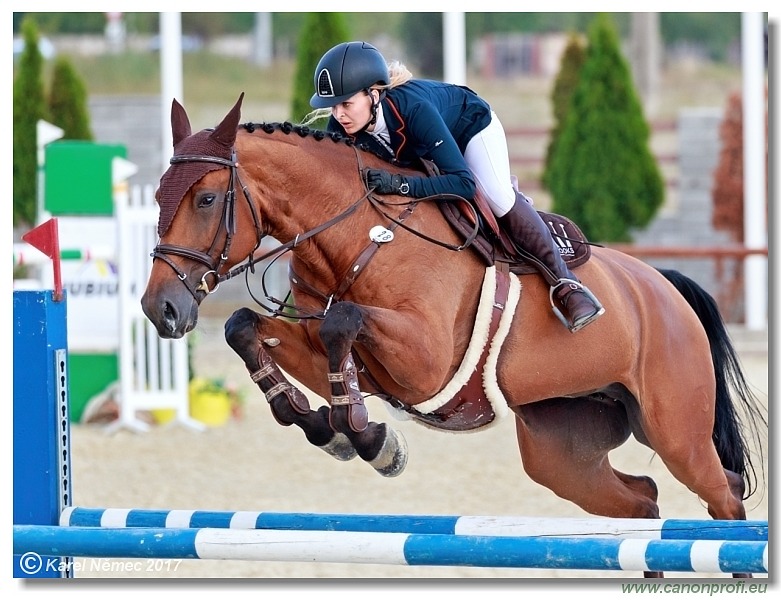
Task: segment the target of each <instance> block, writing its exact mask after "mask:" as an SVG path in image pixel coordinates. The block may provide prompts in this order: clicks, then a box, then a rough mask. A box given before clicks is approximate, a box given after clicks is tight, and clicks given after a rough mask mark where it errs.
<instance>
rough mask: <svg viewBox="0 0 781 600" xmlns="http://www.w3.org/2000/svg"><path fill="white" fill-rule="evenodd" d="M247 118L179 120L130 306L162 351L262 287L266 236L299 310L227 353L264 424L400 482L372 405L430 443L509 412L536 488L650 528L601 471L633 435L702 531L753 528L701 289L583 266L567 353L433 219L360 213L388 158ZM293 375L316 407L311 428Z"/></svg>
mask: <svg viewBox="0 0 781 600" xmlns="http://www.w3.org/2000/svg"><path fill="white" fill-rule="evenodd" d="M242 99H243V94H242V95H241V96H240V98H239V100H238V102H237V103H236V104H235V105H234V107H233V108H232V109H231V110H230V111H229V112H228V113H227V115H226V116H225V118H224V119H223V120H222V122H221V123H220V124H219V125H218V126H217V127H216V128H214V129H206V130H203V131H200V132H197V133H195V134H193V133H192V130H191V126H190V122H189V119H188V117H187V114H186V112H185V110H184V108H183V107H182V106H181V105H180V104H179V103H178V102H176V100H174V101H173V104H172V111H171V123H172V130H173V141H174V155H173V158H172V159H171V166H170V167H169V169H168V170H167V171H166V172H165V174H164V175H163V177H162V178H161V181H160V186H159V188H158V191H157V200H158V203H159V206H160V221H159V224H158V234H159V236H160V238H159V242H158V245H157V246H156V248H155V249H154V251H153V254H152V255H153V257H154V260H153V266H152V270H151V273H150V277H149V281H148V284H147V287H146V290H145V293H144V295H143V298H142V301H141V302H142V307H143V310H144V313H145V314H146V316H147V317H148V318H149V320H150V321H151V322H152V323H153V324H154V325H155V327H156V329H157V332H158V334H159V335H160V336H161V337H164V338H180V337H182V336H184V335H185V334H186V333H188V332H189V331H191V330H192V329H193V328H195V327H196V323H197V318H198V308H199V305H200V303H201V302H202V301H203V300H204V298H205V297H206V296H208V294H209V293H210V292H213V291H214V290H215V288H216V286H217V285H218V284H219V282H220V281H223V280H225V279H226V278H229V277H232V276H234V275H235V274H237V273H239V272H245V274H246V269H247V268H250V269H251V268H253V265H254V264H255V262H257V261H258V258H257V256H258V252H259V250H258V249H259V247H260V244H261V241H262V240H263V239H264V238H265V237H266V236H270V237H272V238H274V239H276V240H277V241H278V242H279V243H280V246H279V248H278V250H279V251H281V250H284V251H288V252H289V253H290V262H289V266H290V284H291V292H292V301H290V302H281V301H278V303H279V305H280V306H281V309H280V310H278V311H277V312H274V313H272V314H261V313H258V312H255V311H253V310H250V309H249V308H240V309H238V310H237V311H236V312H234V313H233V315H232V316H231V317H230V318H229V320H228V321H227V322H226V324H225V335H226V341H227V342H228V344H229V345H230V346H231V348H232V349H233V350H234V351H235V352H236V353H237V354H238V355H239V356H240V357H241V359H242V360H243V361H244V363H245V365H246V367H247V370H248V371H249V373H250V375H251V377H252V379H253V381H255V382H256V383H257V384H258V386H259V387H260V389H261V391H262V392H263V393H264V394H265V395H266V398H267V400H268V402H269V404H270V408H271V412H272V414H273V416H274V417H275V418H276V420H277V421H278V422H279V423H280V424H282V425H296V426H298V427H300V428H301V429H302V430H303V433H304V434H305V436H306V438H307V440H308V441H309V442H310V443H311V444H313V445H315V446H317V447H319V448H321V449H323V450H325V451H326V452H328V453H329V454H331V455H333V456H334V457H335V458H337V459H340V460H349V459H350V458H353V457H354V456H356V455H357V456H359V457H360V458H361V459H363V460H364V461H366V462H368V463H369V464H370V465H371V466H372V467H373V468H374V469H376V470H377V471H378V472H379V473H380V474H382V475H384V476H395V475H398V474H399V473H400V472H401V471H402V469H403V468H404V465H405V463H406V458H407V447H406V443H405V441H404V439H403V437H402V436H401V434H400V433H399V432H397V431H395V430H394V429H393V428H391V427H390V426H389V425H388V424H387V423H378V422H374V421H370V420H369V418H368V415H367V411H366V409H365V407H364V404H363V398H364V396H363V395H364V394H373V395H377V396H379V397H381V398H383V399H384V400H387V401H388V403H389V404H390V405H392V406H394V407H395V408H397V409H399V410H401V411H404V412H406V413H407V416H411V417H412V418H413V419H415V420H418V421H419V422H421V423H422V424H424V425H425V426H427V427H431V428H434V429H437V428H439V429H451V430H468V429H471V428H474V427H479V426H486V427H487V426H490V425H491V424H493V423H495V422H496V420H497V419H498V418H499V417H501V416H502V415H504V414H505V413H506V412H508V408H509V411H511V416H513V417H514V420H515V426H516V431H517V439H518V445H519V448H520V454H521V458H522V463H523V468H524V470H525V471H526V473H528V475H529V477H531V478H532V480H534V481H535V482H537V483H539V484H541V485H543V486H545V487H547V488H549V489H550V490H552V491H553V492H554V493H556V494H557V495H558V496H560V497H562V498H564V499H567V500H570V501H571V502H573V503H575V504H576V505H578V506H579V507H581V508H582V509H583V510H585V511H586V512H589V513H592V514H594V515H600V516H605V517H636V518H658V517H659V507H658V505H657V488H656V484H655V483H654V481H653V480H652V479H651V478H649V477H645V476H637V475H630V474H627V473H622V472H620V471H618V470H616V469H615V468H613V467H612V466H611V464H610V462H609V460H608V453H609V452H610V451H611V450H613V449H615V448H617V447H619V446H620V445H622V444H623V443H624V442H625V441H626V440H628V438H629V437H630V436H634V437H635V438H636V439H637V440H638V441H639V442H640V443H642V444H645V445H646V446H648V447H650V448H652V449H653V450H654V451H655V452H656V453H657V454H658V456H659V457H660V458H661V459H662V461H664V464H665V465H666V467H667V468H668V469H669V471H670V472H671V473H672V475H673V476H675V477H676V478H677V479H678V480H679V481H680V482H681V483H682V484H683V485H685V486H686V487H688V488H689V489H690V490H691V491H692V492H694V493H695V494H697V495H698V496H699V497H700V498H701V499H702V501H703V502H705V503H706V505H707V510H708V512H709V514H710V515H711V517H713V518H715V519H745V518H746V512H745V508H744V505H743V500H744V499H745V498H747V497H748V496H750V495H751V494H752V493H753V492H754V491H756V487H757V483H758V476H757V473H756V469H755V467H754V466H753V464H752V458H751V451H750V443H749V437H748V433H749V431H748V430H749V429H751V427H752V426H753V427H757V426H758V425H757V423H758V422H761V423H764V424H765V425H766V420H765V416H764V415H763V414H762V409H761V408H759V407H758V406H757V404H756V399H755V398H753V395H752V393H751V391H750V390H749V389H748V387H747V384H746V381H745V379H744V376H743V374H742V372H741V368H740V364H739V361H738V359H737V356H736V353H735V350H734V348H733V346H732V345H731V342H730V340H729V336H728V335H727V331H726V329H725V327H724V324H723V322H722V319H721V317H720V315H719V313H718V309H717V307H716V304H715V302H714V300H713V298H712V297H710V296H709V295H708V294H707V293H706V292H705V291H704V290H703V289H702V288H701V287H700V286H699V285H698V284H696V283H695V282H694V281H692V280H691V279H689V278H687V277H685V276H683V275H682V274H680V273H678V272H675V271H664V272H662V271H660V270H657V269H655V268H652V267H651V266H649V265H647V264H645V263H643V262H641V261H639V260H637V259H635V258H633V257H630V256H628V255H626V254H624V253H621V252H618V251H615V250H611V249H609V248H604V247H599V246H595V247H593V251H592V254H591V257H590V259H589V260H588V261H587V262H585V263H584V264H582V265H581V266H579V267H578V271H577V272H578V276H579V278H580V279H581V280H582V281H583V282H584V283H585V284H586V285H587V286H588V287H589V288H590V289H591V290H593V292H594V293H595V295H596V296H597V297H599V299H600V300H601V302H602V304H603V306H604V307H605V309H606V314H605V315H604V316H603V317H602V318H601V319H599V320H598V321H596V322H595V323H593V324H592V325H590V326H588V327H586V328H585V329H583V330H582V331H579V332H577V333H575V334H572V333H570V332H569V331H567V328H566V327H563V326H562V324H561V323H560V322H559V320H558V319H557V317H556V315H555V314H554V313H553V312H552V311H551V303H550V298H549V287H548V285H547V284H546V282H545V281H544V280H543V278H542V277H540V276H539V275H537V274H524V275H520V276H516V275H512V274H511V275H507V274H506V272H505V270H504V269H496V268H495V267H490V266H489V267H487V266H486V264H485V263H484V262H483V261H481V260H480V258H479V257H478V256H477V253H474V252H472V251H470V250H468V249H467V248H466V247H465V245H464V243H463V242H464V239H463V236H461V235H460V234H459V233H458V232H456V231H455V230H454V228H453V227H452V226H451V225H450V224H449V223H448V222H447V221H446V220H445V219H444V218H443V216H442V211H441V210H440V208H439V207H438V206H437V204H436V203H435V202H426V201H415V200H412V201H410V200H409V199H408V198H402V197H383V198H378V197H376V196H374V195H373V194H371V190H369V189H367V188H366V185H365V181H364V179H363V176H362V172H363V170H364V169H366V168H387V162H384V161H383V159H382V158H380V157H378V156H376V155H375V154H373V153H371V152H366V151H365V150H364V149H361V148H358V147H356V145H355V144H354V143H351V141H350V140H349V139H347V138H343V137H340V136H336V135H332V134H329V133H326V132H323V131H316V130H308V129H307V128H303V127H299V126H293V125H291V124H289V123H273V124H269V123H261V124H252V123H247V124H244V125H240V124H239V119H240V111H241V102H242ZM400 171H401V172H405V173H406V172H407V171H405V170H403V169H400ZM394 201H398V202H394ZM432 242H436V243H432ZM454 249H455V250H460V251H458V252H456V251H454ZM500 280H507V281H509V288H507V286H504V287H503V288H502V289H501V290H500V287H501V286H499V285H498V282H499V281H500ZM497 290H499V293H501V294H502V296H501V298H499V297H498V296H497ZM500 313H501V314H500ZM283 371H284V372H283ZM476 371H478V372H480V373H481V378H480V379H481V381H478V385H477V386H476V388H475V387H474V386H473V387H472V388H471V389H470V390H467V391H464V390H465V389H466V387H468V386H469V385H471V384H472V383H474V381H473V378H472V377H471V374H472V372H476ZM285 373H289V374H290V375H291V376H293V377H294V378H295V379H296V380H297V381H299V382H300V383H301V384H303V385H305V386H306V387H308V388H309V389H310V390H312V391H313V392H315V393H316V394H319V395H320V396H322V397H323V398H325V399H326V400H327V404H328V405H325V406H321V407H319V408H318V409H317V410H313V409H311V408H310V405H309V401H308V399H307V398H306V396H304V394H303V393H301V392H300V391H299V390H298V389H297V388H296V387H295V386H294V385H293V384H291V383H290V381H289V380H288V379H287V377H286V375H285ZM465 386H466V387H465ZM475 390H476V391H475ZM454 399H455V400H458V401H457V402H455V403H454ZM486 400H487V402H486ZM508 414H510V413H509V412H508Z"/></svg>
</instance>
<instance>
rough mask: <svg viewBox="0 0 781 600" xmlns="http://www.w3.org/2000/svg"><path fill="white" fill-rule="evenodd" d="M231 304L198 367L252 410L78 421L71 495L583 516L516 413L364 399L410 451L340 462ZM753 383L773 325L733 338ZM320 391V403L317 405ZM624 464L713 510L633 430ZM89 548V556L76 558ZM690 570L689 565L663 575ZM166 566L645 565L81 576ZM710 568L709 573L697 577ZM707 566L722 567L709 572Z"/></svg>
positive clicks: (230, 505)
mask: <svg viewBox="0 0 781 600" xmlns="http://www.w3.org/2000/svg"><path fill="white" fill-rule="evenodd" d="M223 322H224V317H221V316H212V317H211V318H206V319H202V321H201V323H200V324H199V326H198V330H197V332H196V334H195V335H196V336H197V337H196V343H195V357H194V365H195V371H196V373H197V374H198V375H201V376H207V377H224V378H225V379H226V381H227V382H228V383H229V384H233V385H236V386H238V387H240V388H242V389H244V390H246V392H247V394H246V396H247V402H246V403H245V411H244V416H243V417H242V418H241V419H238V420H237V419H232V420H230V421H229V422H228V424H227V425H225V426H222V427H215V428H211V429H209V430H207V431H205V432H201V433H197V432H193V431H192V430H189V429H187V428H184V427H182V426H177V425H173V426H160V427H155V428H153V429H152V431H150V432H149V433H146V434H138V433H133V432H130V431H127V430H123V431H119V432H117V433H115V434H113V435H108V434H107V433H106V432H105V429H104V427H102V426H98V425H74V426H73V427H72V434H71V444H72V456H73V496H74V504H76V505H81V506H91V507H122V508H131V507H135V508H180V509H211V510H268V511H280V512H286V511H301V512H332V513H397V514H398V513H418V514H441V515H525V516H545V517H582V516H585V513H584V512H583V511H582V510H580V509H579V508H578V507H576V506H574V505H572V504H570V503H569V502H566V501H564V500H561V499H560V498H558V497H556V496H555V495H553V493H551V492H550V491H548V490H547V489H545V488H543V487H541V486H539V485H537V484H535V483H534V482H532V481H531V480H530V479H529V477H528V476H527V475H526V474H525V473H524V472H523V470H522V468H521V462H520V457H519V453H518V447H517V444H516V441H515V430H514V427H513V422H512V419H511V418H507V419H505V420H504V421H503V422H502V423H500V424H499V425H498V426H497V427H495V428H493V429H491V430H489V431H485V432H478V433H472V434H460V435H456V434H447V433H439V432H434V431H430V430H427V429H424V428H423V427H421V426H420V425H417V424H414V423H412V422H402V421H395V420H394V419H393V418H392V417H391V416H390V415H389V414H388V413H387V411H386V410H385V408H384V407H383V406H381V405H380V403H379V402H377V401H375V400H369V401H368V404H369V407H370V414H371V416H372V418H373V420H385V421H389V422H390V423H391V424H392V425H395V426H396V428H397V429H398V430H400V431H402V432H403V433H404V435H405V436H406V438H407V442H408V445H409V452H410V459H409V464H408V466H407V468H406V471H405V472H404V473H403V474H402V475H401V476H400V477H398V478H394V479H384V478H382V477H380V476H379V475H377V474H376V473H375V472H374V470H373V469H372V468H371V467H369V466H368V465H367V464H365V463H363V462H362V461H360V460H359V459H356V460H354V461H351V462H348V463H342V462H338V461H336V460H334V459H332V458H330V457H329V456H327V455H326V454H325V453H323V452H321V451H320V450H317V449H316V448H314V447H312V446H310V445H309V444H308V443H307V442H306V441H305V439H304V437H303V434H302V433H301V432H300V430H298V429H297V428H293V427H290V428H285V427H281V426H279V425H278V424H277V423H276V422H275V421H274V419H273V418H272V417H271V414H270V412H269V409H268V406H267V405H266V401H265V399H264V398H263V396H262V395H261V394H260V392H259V390H257V388H255V387H254V384H252V382H251V380H250V379H249V376H248V374H247V373H246V371H245V369H244V366H243V364H242V363H241V361H240V359H239V358H238V357H237V356H236V355H235V354H234V353H233V351H232V350H231V349H230V348H229V347H228V345H227V344H226V343H225V341H224V338H223ZM738 346H739V348H740V349H741V356H742V361H743V364H744V367H745V369H746V372H747V375H748V377H749V380H750V382H751V384H752V385H753V386H754V388H755V389H756V391H757V394H758V396H759V397H760V398H761V399H762V401H763V402H767V392H768V358H767V338H766V337H764V339H760V340H759V343H757V342H756V340H754V341H752V342H751V343H745V344H741V343H739V344H738ZM319 402H320V401H318V400H316V401H315V402H313V404H315V403H317V404H319ZM612 462H613V464H614V465H615V466H616V467H617V468H619V469H621V470H624V471H626V472H629V473H636V474H647V475H650V476H652V477H653V478H654V479H655V480H656V482H657V484H658V486H659V504H660V506H661V511H662V517H666V518H671V517H676V518H687V517H692V518H703V519H704V518H708V514H707V511H706V509H705V507H704V506H703V505H702V503H701V502H700V501H699V500H698V499H697V498H696V497H695V496H694V495H693V494H692V493H691V492H689V491H688V490H687V489H686V488H685V487H684V486H682V485H681V484H680V483H678V482H677V481H675V480H674V479H672V477H671V476H670V475H669V473H668V472H667V470H666V469H665V467H664V465H663V464H662V462H661V460H659V458H658V457H655V456H654V455H653V453H651V452H650V451H649V450H647V449H646V448H645V447H643V446H641V445H640V444H638V443H636V442H635V441H634V440H630V441H629V442H627V444H625V445H624V446H623V447H622V448H620V449H619V450H618V451H616V452H615V453H614V454H613V455H612ZM768 495H769V491H768V490H767V489H765V490H764V492H763V494H762V495H761V497H757V496H755V497H752V498H750V499H749V500H748V502H747V507H748V511H749V512H748V518H749V519H767V518H768ZM81 560H85V559H81ZM668 575H669V576H673V577H691V576H692V575H691V574H668ZM118 576H121V577H150V576H151V577H156V578H157V577H160V578H162V577H168V578H204V577H208V578H265V579H272V578H279V579H296V580H298V581H301V580H302V579H307V578H339V579H361V578H392V579H395V580H399V579H403V578H432V579H433V578H529V579H532V578H533V579H549V578H600V579H604V578H632V577H640V576H641V573H626V572H618V571H616V572H595V571H572V570H525V569H499V568H492V569H479V568H455V567H402V566H384V565H356V564H329V563H285V562H267V563H263V562H243V561H214V560H211V561H210V560H190V561H183V562H181V563H180V564H178V565H177V566H175V567H174V566H173V565H172V566H170V567H165V568H162V570H160V571H159V572H152V573H150V572H140V573H127V572H125V573H121V574H120V573H105V572H97V571H96V570H89V569H86V568H85V569H83V570H82V571H80V572H79V574H78V577H80V578H85V577H86V578H90V577H118ZM697 577H698V578H702V576H699V575H698V576H697ZM709 577H722V576H721V575H712V576H709Z"/></svg>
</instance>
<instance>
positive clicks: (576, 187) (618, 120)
mask: <svg viewBox="0 0 781 600" xmlns="http://www.w3.org/2000/svg"><path fill="white" fill-rule="evenodd" d="M649 141H650V127H649V126H648V123H647V122H646V121H645V118H644V116H643V111H642V106H641V104H640V100H639V99H638V95H637V92H636V91H635V89H634V87H633V83H632V77H631V74H630V70H629V67H628V65H627V63H626V60H625V59H624V57H623V56H622V55H621V50H620V43H619V39H618V34H617V32H616V30H615V27H614V25H613V23H612V22H611V20H610V17H609V16H608V15H604V14H601V15H599V16H597V17H596V18H595V19H594V23H593V24H592V27H591V29H590V31H589V37H588V48H587V50H586V57H585V61H584V63H583V67H582V71H581V76H580V80H579V82H578V85H577V87H576V88H575V90H574V92H573V93H572V102H571V104H570V106H569V110H568V111H567V115H566V118H565V121H564V125H563V127H562V130H561V133H560V135H559V138H558V140H557V142H556V148H555V153H554V155H553V156H552V160H551V165H550V171H549V177H548V179H549V182H550V191H551V195H552V197H553V210H554V211H555V212H558V213H561V214H564V215H567V216H569V217H570V218H572V219H573V220H574V221H575V222H576V223H578V224H579V225H580V226H581V228H582V229H583V231H584V233H585V234H586V236H587V237H589V238H590V239H591V240H593V241H600V242H617V241H630V240H631V236H630V230H631V229H632V228H643V227H646V226H647V225H648V224H649V223H650V221H651V219H652V218H653V217H654V215H655V214H656V212H657V210H658V209H659V207H660V206H661V204H662V201H663V200H664V182H663V179H662V176H661V173H660V171H659V167H658V165H657V164H656V160H655V158H654V156H653V154H652V153H651V150H650V146H649Z"/></svg>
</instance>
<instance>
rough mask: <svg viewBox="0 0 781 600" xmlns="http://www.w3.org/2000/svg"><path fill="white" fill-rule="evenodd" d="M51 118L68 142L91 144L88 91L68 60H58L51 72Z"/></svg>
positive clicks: (62, 58)
mask: <svg viewBox="0 0 781 600" xmlns="http://www.w3.org/2000/svg"><path fill="white" fill-rule="evenodd" d="M49 114H50V115H51V119H52V123H53V124H54V125H56V126H57V127H60V128H61V129H62V130H63V132H64V134H63V136H62V137H63V139H66V140H92V139H93V136H92V129H91V128H90V123H89V114H88V112H87V89H86V87H85V86H84V82H83V81H82V80H81V78H80V77H79V76H78V74H77V73H76V70H75V69H74V68H73V65H72V63H71V62H70V60H68V59H67V58H66V57H64V56H61V57H58V58H57V59H56V60H55V62H54V69H53V71H52V81H51V89H50V91H49Z"/></svg>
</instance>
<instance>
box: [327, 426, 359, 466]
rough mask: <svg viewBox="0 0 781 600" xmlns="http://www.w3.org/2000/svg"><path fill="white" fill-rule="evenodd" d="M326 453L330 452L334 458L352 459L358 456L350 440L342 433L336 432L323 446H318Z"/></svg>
mask: <svg viewBox="0 0 781 600" xmlns="http://www.w3.org/2000/svg"><path fill="white" fill-rule="evenodd" d="M318 448H320V449H321V450H323V451H324V452H325V453H326V454H330V455H331V456H333V457H334V458H335V459H336V460H343V461H347V460H352V459H354V458H355V457H356V456H358V452H356V450H355V448H354V447H353V444H352V442H351V441H350V440H349V439H348V438H347V436H346V435H344V434H343V433H339V432H336V433H334V437H332V438H331V441H330V442H328V443H327V444H325V445H324V446H318Z"/></svg>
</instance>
